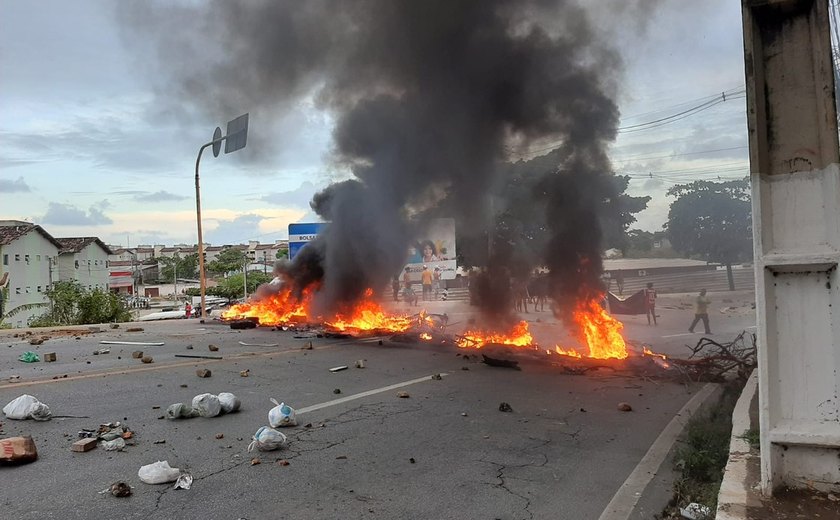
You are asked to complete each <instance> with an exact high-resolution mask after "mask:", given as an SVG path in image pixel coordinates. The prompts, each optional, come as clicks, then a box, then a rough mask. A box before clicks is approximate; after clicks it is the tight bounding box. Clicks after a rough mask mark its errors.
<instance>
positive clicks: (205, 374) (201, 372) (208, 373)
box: [195, 368, 213, 377]
mask: <svg viewBox="0 0 840 520" xmlns="http://www.w3.org/2000/svg"><path fill="white" fill-rule="evenodd" d="M195 375H197V376H198V377H210V376H211V375H213V373H212V372H211V371H210V370H208V369H206V368H199V369H198V370H196V371H195Z"/></svg>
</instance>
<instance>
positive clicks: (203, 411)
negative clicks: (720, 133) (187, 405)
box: [192, 394, 222, 417]
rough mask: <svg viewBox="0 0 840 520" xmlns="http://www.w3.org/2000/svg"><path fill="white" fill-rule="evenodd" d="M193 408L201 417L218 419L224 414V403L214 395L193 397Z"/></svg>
mask: <svg viewBox="0 0 840 520" xmlns="http://www.w3.org/2000/svg"><path fill="white" fill-rule="evenodd" d="M192 407H193V409H194V410H195V411H196V412H198V415H199V416H201V417H216V416H217V415H219V414H220V413H222V403H220V402H219V398H218V396H215V395H213V394H199V395H197V396H195V397H193V400H192Z"/></svg>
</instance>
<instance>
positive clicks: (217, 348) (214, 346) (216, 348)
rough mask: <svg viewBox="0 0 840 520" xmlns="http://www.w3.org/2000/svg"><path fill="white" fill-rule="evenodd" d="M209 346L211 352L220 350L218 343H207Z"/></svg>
mask: <svg viewBox="0 0 840 520" xmlns="http://www.w3.org/2000/svg"><path fill="white" fill-rule="evenodd" d="M207 348H208V349H209V350H210V352H218V351H219V347H217V346H216V345H212V344H210V345H207Z"/></svg>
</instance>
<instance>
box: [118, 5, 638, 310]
mask: <svg viewBox="0 0 840 520" xmlns="http://www.w3.org/2000/svg"><path fill="white" fill-rule="evenodd" d="M120 5H124V7H122V8H121V13H120V14H121V17H120V18H121V21H122V22H123V25H124V26H125V27H127V28H128V29H129V32H128V34H129V35H130V36H129V37H128V38H127V39H128V40H130V41H133V42H138V41H139V42H147V41H150V40H151V41H152V42H154V45H156V48H157V49H158V50H159V54H158V56H159V58H160V61H161V63H162V66H163V74H160V73H158V74H156V76H158V77H160V78H162V82H161V83H160V90H161V92H162V93H163V92H165V98H166V99H174V100H176V104H177V105H179V107H180V111H181V112H184V113H189V112H197V113H205V114H208V115H212V116H213V117H214V119H217V120H224V118H225V117H227V116H231V115H235V114H239V113H241V112H244V111H250V112H251V117H252V121H254V122H255V123H258V122H259V121H260V120H262V121H263V122H265V121H266V120H270V119H271V118H272V117H275V116H277V115H278V114H282V113H283V111H284V110H286V109H288V107H289V106H290V105H291V104H292V103H293V102H296V101H298V100H300V99H302V98H311V99H314V101H315V103H316V106H317V107H318V108H320V109H322V110H325V111H328V112H329V113H331V114H332V116H333V117H334V120H335V129H334V132H333V141H334V149H333V151H332V154H331V158H332V161H333V163H334V166H337V167H338V168H342V169H345V170H347V171H349V172H351V173H352V175H353V178H352V179H351V180H347V181H344V182H340V183H337V184H334V185H332V186H330V187H329V188H327V189H326V190H325V191H324V192H322V193H320V194H318V195H317V196H316V197H315V198H314V200H313V202H312V207H313V208H314V209H315V211H316V212H317V213H318V214H319V215H321V216H322V217H323V218H324V219H325V220H329V221H331V222H332V224H331V226H330V227H329V229H328V231H327V232H326V233H325V234H324V235H323V236H320V237H319V238H318V239H317V240H316V241H315V242H313V243H312V244H311V245H310V246H308V248H307V249H309V253H308V254H306V255H301V256H299V257H297V258H296V259H295V261H294V262H293V263H292V265H291V266H290V267H289V270H288V276H289V277H290V278H291V280H293V282H294V283H295V284H297V285H298V286H300V287H302V286H305V285H308V284H312V283H315V282H316V281H317V282H318V283H320V290H319V296H318V298H319V300H320V302H321V304H322V305H323V306H324V307H325V308H327V309H329V308H335V307H337V306H340V305H341V304H343V303H347V302H352V301H354V300H356V299H357V298H359V297H360V295H361V294H362V293H363V292H364V290H365V289H367V288H368V287H372V288H380V287H384V286H385V285H386V283H387V281H388V280H389V279H390V278H391V277H392V276H394V275H395V274H398V273H399V270H400V268H401V267H402V265H403V263H404V261H405V252H406V250H407V246H408V245H409V243H410V242H411V241H412V239H413V238H414V236H413V235H414V234H415V232H416V226H417V224H416V222H417V221H418V220H417V217H418V216H421V215H422V216H434V215H440V216H451V217H455V218H456V222H457V225H458V226H459V228H460V229H461V230H462V231H464V230H475V232H476V234H481V233H484V232H485V230H486V229H487V226H489V225H491V224H492V222H493V218H494V216H493V213H495V212H497V211H498V210H499V207H500V206H498V205H494V208H493V210H492V211H491V209H490V205H489V200H490V194H491V193H496V196H497V197H502V198H504V196H505V194H504V192H503V191H502V192H499V190H498V188H499V186H500V172H504V171H506V169H505V167H504V163H505V161H506V160H507V158H508V157H509V156H510V155H511V154H515V153H516V152H519V151H525V150H528V149H530V148H538V147H541V146H546V144H549V145H551V146H554V147H559V148H560V150H561V153H559V154H558V162H557V164H555V165H554V166H553V167H551V168H549V169H547V170H546V171H545V172H543V173H544V175H542V176H541V178H540V179H537V180H534V181H533V184H534V190H533V193H532V196H533V204H534V205H535V206H537V207H540V208H542V210H541V211H542V212H543V216H542V217H541V218H542V219H544V227H545V229H546V230H547V231H548V232H549V233H550V239H549V240H548V245H547V248H546V249H545V250H544V251H543V252H542V253H543V258H542V261H541V263H543V264H544V265H547V266H548V267H550V269H551V284H552V291H553V295H554V297H555V298H556V299H558V300H559V301H563V300H565V299H569V298H578V297H581V296H585V295H589V294H591V293H594V292H595V291H597V287H598V276H599V275H600V272H601V266H600V246H601V245H600V231H599V223H598V215H597V208H598V205H599V204H600V203H602V202H603V201H604V200H608V199H609V198H610V197H612V196H614V195H615V194H614V193H612V192H611V187H610V186H611V185H610V183H608V182H604V181H603V180H602V179H601V178H602V177H604V176H606V175H607V174H608V172H610V170H611V168H610V165H609V161H608V160H607V158H606V154H605V151H604V148H605V146H606V144H608V143H609V142H610V141H611V140H613V139H614V137H615V133H616V127H617V122H618V109H617V106H616V103H615V102H614V97H615V94H616V82H617V81H616V79H617V75H618V73H619V71H620V60H619V58H618V56H617V54H616V52H615V51H614V50H613V49H612V48H611V46H610V45H608V44H607V43H606V42H605V39H603V38H601V36H600V35H599V33H598V32H597V31H596V30H595V28H594V24H593V22H592V20H590V18H589V16H588V15H587V12H586V10H585V9H584V8H583V7H582V6H581V5H580V4H579V3H578V2H575V1H572V0H553V1H546V0H462V1H453V0H423V1H414V0H341V1H337V0H336V1H328V0H307V1H305V2H301V1H299V0H271V1H269V0H264V1H233V0H231V1H224V2H183V3H178V4H175V6H174V7H173V5H172V4H170V3H154V4H149V3H148V2H139V3H129V4H122V3H121V4H120ZM634 5H635V4H634ZM137 45H139V44H137ZM251 135H252V137H253V138H256V139H260V141H259V142H252V143H251V144H250V145H249V146H250V147H252V148H253V147H265V148H266V149H268V150H270V149H272V148H279V147H281V146H282V136H277V137H276V142H271V140H270V139H269V137H268V136H269V135H272V134H270V133H269V132H267V131H266V132H263V133H262V134H261V133H260V132H259V131H258V127H254V128H253V129H252V132H251ZM503 205H504V200H502V204H501V206H503ZM504 262H505V260H504V259H500V260H498V261H497V262H496V263H497V264H503V263H504ZM493 269H494V272H495V273H497V277H503V276H506V274H505V273H506V272H508V271H509V270H508V269H506V268H505V266H503V265H500V266H494V267H493ZM497 285H499V286H500V287H502V288H504V287H505V283H497ZM488 291H489V293H488V296H487V298H485V301H486V304H487V305H488V306H491V305H492V304H495V305H496V306H497V307H498V309H495V310H496V311H498V312H504V309H503V306H505V305H507V304H506V303H504V302H505V301H508V300H504V299H503V300H500V299H499V298H498V297H497V296H495V295H494V294H493V289H488ZM500 301H501V302H503V303H502V304H500V303H499V302H500Z"/></svg>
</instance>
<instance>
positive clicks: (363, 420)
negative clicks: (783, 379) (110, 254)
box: [0, 295, 752, 520]
mask: <svg viewBox="0 0 840 520" xmlns="http://www.w3.org/2000/svg"><path fill="white" fill-rule="evenodd" d="M678 298H679V297H675V298H674V302H676V303H674V305H675V306H678V304H679V300H678ZM746 298H747V299H749V296H748V295H747V296H746ZM720 305H726V304H723V303H721V304H719V305H716V306H715V307H714V308H713V309H714V310H713V312H717V309H718V308H719V307H720ZM429 307H430V310H433V311H446V312H449V313H450V314H451V316H452V321H453V322H454V323H456V325H455V327H462V326H467V325H468V323H467V319H468V317H469V309H468V308H466V307H465V306H463V304H454V303H451V302H449V303H433V304H430V305H429ZM661 314H662V318H661V320H660V321H661V325H660V326H658V327H648V326H647V325H646V322H645V321H644V320H645V319H644V317H641V320H642V321H640V319H639V317H630V318H628V319H626V320H624V321H625V323H626V333H627V337H628V338H631V339H636V340H638V341H645V342H648V343H650V344H652V345H653V346H654V348H657V349H659V350H661V351H666V352H668V353H671V351H673V353H674V354H677V353H679V352H680V351H681V349H682V348H683V347H682V345H683V344H685V343H687V342H688V341H686V340H687V339H688V340H693V338H690V337H688V336H671V335H673V334H681V333H682V330H683V329H685V328H686V327H687V325H688V322H686V320H689V321H690V318H691V316H690V311H687V310H683V309H679V308H674V309H666V308H664V307H663V309H662V312H661ZM538 315H539V316H538ZM523 316H524V317H526V319H529V320H530V322H531V326H532V329H533V330H534V334H535V336H537V339H538V340H539V341H540V343H541V344H548V342H550V341H558V342H562V341H567V340H566V339H563V337H564V336H563V333H562V331H561V330H560V329H561V328H560V326H559V325H558V324H557V323H556V321H555V320H554V319H553V318H551V317H550V316H549V313H548V312H545V313H536V314H535V313H533V312H532V313H530V314H529V315H527V316H525V315H523ZM716 317H717V316H716V315H713V324H712V326H713V328H714V327H716V322H717V328H718V329H719V334H718V335H719V336H720V337H721V338H722V339H723V338H725V337H727V335H728V336H730V337H731V335H733V334H734V333H735V332H737V330H738V329H739V328H742V327H745V326H748V325H749V324H750V323H751V322H750V320H751V319H752V317H751V315H749V313H740V314H737V316H735V317H732V316H729V315H721V318H720V320H716V319H715V318H716ZM537 320H539V321H537ZM139 326H142V327H143V328H144V329H145V330H144V331H143V332H135V333H128V332H125V328H126V327H127V325H125V324H123V326H122V328H121V329H117V330H109V329H105V330H104V331H103V332H101V333H97V334H86V335H81V336H78V337H79V338H80V339H75V338H74V336H65V337H56V338H53V339H49V340H48V341H46V342H45V343H44V344H43V345H40V346H39V347H37V349H36V347H33V346H31V345H29V344H28V342H27V341H26V340H23V339H20V338H13V337H12V334H13V333H14V331H2V332H0V404H5V403H7V402H8V401H10V400H12V399H13V398H15V397H17V396H18V395H20V394H23V393H29V394H32V395H35V396H36V397H38V398H39V399H40V400H41V401H43V402H45V403H47V404H48V405H49V406H50V408H51V409H52V412H53V414H55V415H73V416H88V417H89V418H54V419H53V420H51V421H48V422H34V421H10V420H6V419H0V421H2V426H0V430H3V431H4V432H5V433H4V434H3V435H2V437H9V436H15V435H31V436H32V437H33V438H34V440H35V443H36V445H37V447H38V451H39V460H38V461H37V462H35V463H32V464H28V465H25V466H18V467H0V482H2V485H0V511H1V512H0V517H2V518H20V519H29V518H31V519H39V520H41V519H48V518H62V519H65V520H69V519H75V518H160V519H164V518H166V519H170V518H185V519H187V518H190V519H191V518H202V519H206V518H214V519H216V518H223V519H227V518H229V519H238V518H246V519H250V520H255V519H263V518H296V519H297V518H302V519H310V518H311V519H335V518H342V519H355V518H366V519H367V518H372V519H375V518H381V519H394V518H423V519H427V518H435V519H450V518H451V519H465V518H470V519H472V518H475V519H531V518H536V519H541V518H560V519H597V518H598V517H599V515H600V514H601V512H602V511H603V510H604V508H605V507H606V505H607V504H608V502H609V501H610V499H612V498H613V496H614V495H615V493H616V491H617V490H618V489H619V488H620V487H621V485H622V483H624V482H625V479H627V477H628V475H630V474H631V472H632V471H633V469H634V468H635V467H636V465H637V464H638V463H639V461H640V460H641V459H642V457H643V456H644V455H645V453H646V452H647V451H648V448H650V446H651V444H652V443H653V441H654V439H656V437H657V436H658V435H659V433H660V432H661V431H662V429H663V428H664V427H665V425H666V424H668V422H669V421H671V419H672V418H673V417H674V415H675V414H676V413H677V412H678V411H679V410H680V408H682V407H683V405H684V404H685V403H686V402H687V401H688V400H689V399H690V398H691V397H692V395H694V393H695V392H696V391H697V390H698V389H699V386H684V385H682V384H678V383H670V382H667V381H664V380H660V381H656V380H654V379H651V378H647V377H632V376H628V377H624V376H622V377H619V376H616V375H615V374H614V373H611V372H610V371H596V372H593V373H590V374H589V375H587V376H570V375H565V374H563V373H562V372H561V371H560V370H559V369H558V368H557V367H556V366H552V365H551V364H550V363H526V364H524V366H523V370H522V371H514V370H510V369H503V368H493V367H489V366H487V365H484V364H482V363H479V362H478V360H477V359H474V358H471V359H468V360H464V358H463V357H461V356H459V355H458V354H462V353H463V351H458V349H454V348H451V347H440V346H434V345H428V344H403V343H393V342H389V341H388V340H385V341H384V342H383V344H382V345H379V344H378V340H377V339H369V340H354V339H349V340H335V339H324V338H315V339H312V340H311V341H312V343H313V346H314V348H313V349H312V350H302V349H301V347H302V346H303V345H304V344H306V343H307V342H308V341H310V340H309V339H295V338H293V337H292V333H291V332H277V331H273V330H271V329H267V328H264V329H257V330H249V331H232V330H230V329H228V328H227V327H226V326H224V325H221V324H210V323H208V324H207V325H201V324H199V323H198V321H197V320H179V321H174V322H161V323H143V324H139ZM713 330H714V329H713ZM664 336H671V337H664ZM697 337H698V338H699V335H698V336H697ZM558 338H560V339H558ZM114 339H116V340H129V341H163V342H165V345H164V346H161V347H132V346H111V347H110V348H111V352H110V353H109V354H103V355H93V352H94V351H95V350H97V349H99V348H102V347H104V345H100V344H99V341H101V340H114ZM239 341H243V342H246V343H260V344H270V343H277V344H278V346H277V347H251V346H242V345H240V344H239ZM211 343H212V344H215V345H217V346H218V347H219V351H218V352H210V351H209V350H208V344H211ZM188 345H192V346H193V348H192V349H187V346H188ZM25 350H36V351H37V352H39V353H41V354H43V353H44V352H56V353H57V355H58V361H57V362H55V363H43V362H41V363H35V364H25V363H22V362H19V361H17V358H18V356H20V354H21V353H22V352H23V351H25ZM133 350H143V351H144V352H145V353H146V354H150V355H152V356H154V360H155V362H154V363H152V364H148V365H147V364H142V363H141V362H140V361H139V360H137V359H133V358H131V352H132V351H133ZM175 354H191V355H221V356H223V357H224V359H223V360H221V361H215V360H204V361H202V360H190V359H182V358H176V357H174V356H175ZM358 359H364V360H366V368H364V369H357V368H353V363H354V361H356V360H358ZM338 365H349V366H350V368H349V369H348V370H344V371H341V372H337V373H331V372H329V368H330V367H334V366H338ZM197 368H208V369H210V370H211V371H212V377H210V378H207V379H201V378H198V377H197V376H196V374H195V371H196V369H197ZM244 369H249V370H250V376H249V377H240V375H239V374H240V371H241V370H244ZM465 369H466V370H465ZM437 373H441V374H444V376H443V378H442V380H432V379H431V378H430V377H429V376H431V375H433V374H437ZM12 375H19V376H20V382H17V383H11V382H8V381H9V378H10V376H12ZM65 375H66V376H67V377H63V376H65ZM54 377H57V378H58V379H53V378H54ZM182 385H186V388H184V387H182ZM335 390H340V394H336V393H334V391H335ZM223 391H229V392H233V393H234V394H236V395H237V396H238V397H239V398H240V399H241V401H242V411H240V412H239V413H236V414H231V415H225V416H221V417H216V418H211V419H206V418H195V419H189V420H181V421H169V420H166V419H161V418H160V417H161V416H162V415H163V413H164V410H165V409H166V407H167V406H168V405H169V404H172V403H175V402H189V401H190V400H191V399H192V397H193V396H195V395H197V394H199V393H203V392H211V393H218V392H223ZM400 391H405V392H408V393H409V395H410V397H409V398H399V397H398V396H397V393H398V392H400ZM271 397H274V398H276V399H277V400H278V401H285V402H287V403H289V404H290V405H292V406H294V407H296V408H298V409H299V410H301V411H302V412H303V413H301V414H300V415H299V417H298V419H299V422H300V425H299V426H298V427H294V428H287V429H285V430H284V432H285V433H286V434H287V435H288V436H289V446H288V448H286V449H283V450H280V451H275V452H263V453H258V452H255V453H248V452H247V446H248V443H249V441H250V438H251V436H252V435H253V434H254V432H255V431H256V430H257V429H258V428H259V427H260V426H263V425H266V424H267V413H268V410H269V409H270V408H271V407H272V406H273V405H272V403H271V402H270V401H269V398H271ZM503 401H504V402H507V403H509V404H510V405H511V407H512V408H513V412H512V413H502V412H500V411H499V404H500V403H501V402H503ZM622 401H626V402H628V403H631V404H632V406H633V409H634V410H633V411H632V412H629V413H625V412H619V411H618V410H617V408H616V406H617V404H618V403H619V402H622ZM158 407H159V408H158ZM112 421H122V422H124V423H125V424H127V425H128V426H130V427H131V428H132V430H134V431H135V432H136V438H135V439H134V441H135V444H134V445H132V446H128V447H127V448H126V450H125V451H123V452H106V451H104V450H102V449H101V448H97V449H95V450H93V451H90V452H88V453H73V452H71V451H70V445H71V443H72V442H73V441H75V440H76V439H77V432H78V431H79V429H81V428H95V427H97V426H98V425H99V424H100V423H105V422H112ZM216 434H223V435H224V437H223V438H222V439H216V438H215V437H216ZM160 440H165V441H166V442H165V443H164V444H155V443H154V442H155V441H160ZM254 457H257V458H259V460H260V462H261V463H260V464H258V465H251V459H252V458H254ZM278 459H281V460H286V461H288V463H289V464H288V465H285V466H284V465H279V464H277V463H276V461H277V460H278ZM412 459H413V460H414V462H412ZM157 460H167V461H169V463H170V464H171V465H172V466H174V467H178V468H182V469H186V470H188V471H189V472H190V473H192V475H193V476H194V478H195V482H194V484H193V487H192V489H190V490H173V489H172V488H171V485H157V486H153V485H147V484H144V483H142V482H140V480H139V478H138V477H137V470H138V469H139V468H140V466H142V465H144V464H149V463H152V462H155V461H157ZM118 480H124V481H126V482H128V483H129V484H131V485H132V486H133V490H134V494H133V496H131V497H130V498H115V497H112V496H111V495H110V494H100V493H99V492H100V491H102V490H104V489H106V488H107V487H108V486H109V485H110V484H111V483H113V482H115V481H118Z"/></svg>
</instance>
